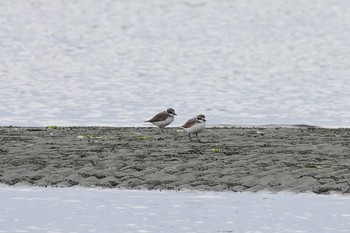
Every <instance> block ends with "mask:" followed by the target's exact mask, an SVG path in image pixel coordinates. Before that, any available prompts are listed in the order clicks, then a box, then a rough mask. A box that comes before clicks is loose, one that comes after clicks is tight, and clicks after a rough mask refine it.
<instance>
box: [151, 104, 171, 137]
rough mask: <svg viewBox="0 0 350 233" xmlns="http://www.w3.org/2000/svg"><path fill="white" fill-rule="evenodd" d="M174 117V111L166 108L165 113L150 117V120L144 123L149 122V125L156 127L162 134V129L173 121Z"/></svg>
mask: <svg viewBox="0 0 350 233" xmlns="http://www.w3.org/2000/svg"><path fill="white" fill-rule="evenodd" d="M175 115H177V114H176V113H175V110H174V109H173V108H168V109H167V110H166V111H163V112H160V113H158V114H157V115H155V116H154V117H152V119H150V120H148V121H145V122H150V123H152V124H154V125H156V126H158V127H159V129H160V130H161V131H162V132H163V130H162V129H163V128H165V126H167V125H169V124H170V123H171V122H173V121H174V116H175Z"/></svg>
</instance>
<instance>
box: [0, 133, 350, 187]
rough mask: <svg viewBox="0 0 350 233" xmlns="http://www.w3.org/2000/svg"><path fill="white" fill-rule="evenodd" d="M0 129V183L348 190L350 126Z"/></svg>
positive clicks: (64, 185) (349, 180) (349, 179)
mask: <svg viewBox="0 0 350 233" xmlns="http://www.w3.org/2000/svg"><path fill="white" fill-rule="evenodd" d="M199 136H200V138H201V139H202V141H203V142H202V143H199V142H198V141H197V140H196V139H193V140H192V141H191V142H190V141H189V138H188V136H187V134H186V133H184V132H183V131H182V130H181V129H179V128H167V129H166V130H164V133H161V132H160V131H159V130H158V129H157V128H153V127H149V128H146V127H145V128H122V127H118V128H112V127H63V128H55V127H53V128H28V127H24V128H22V127H0V182H1V183H3V184H7V185H36V186H57V187H61V186H63V187H67V186H68V187H70V186H83V187H105V188H127V189H170V190H188V189H190V190H208V191H260V190H268V191H273V192H278V191H292V192H309V191H311V192H314V193H319V194H327V193H330V192H333V191H335V192H339V193H350V129H323V128H283V127H269V128H208V129H206V130H205V131H204V132H202V133H201V134H199Z"/></svg>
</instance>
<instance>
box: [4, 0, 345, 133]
mask: <svg viewBox="0 0 350 233" xmlns="http://www.w3.org/2000/svg"><path fill="white" fill-rule="evenodd" d="M0 29H1V30H0V81H1V85H0V100H1V104H0V125H23V126H28V125H30V126H47V125H111V126H144V125H146V124H144V123H143V121H144V120H147V119H149V118H150V117H151V116H153V115H154V114H155V113H157V112H159V111H162V110H164V109H165V108H167V107H173V108H175V110H176V111H177V113H178V117H177V119H176V120H175V121H174V123H173V124H172V125H173V126H179V125H181V124H183V123H184V122H185V121H186V120H187V119H188V118H190V117H192V116H193V115H196V114H197V113H204V114H205V115H206V116H207V120H208V123H209V124H212V125H217V124H237V125H247V124H248V125H255V124H257V125H261V124H309V125H318V126H327V127H350V101H349V100H350V92H349V87H350V78H349V75H350V66H349V65H348V61H349V60H350V44H349V43H348V35H349V34H350V2H349V1H347V0H340V1H335V0H331V1H328V0H327V1H326V0H321V1H320V0H311V1H298V2H297V3H296V2H295V1H293V0H287V1H275V0H268V1H264V2H263V3H262V2H261V1H258V0H254V1H249V3H248V2H247V1H243V0H237V1H225V0H223V1H214V0H196V1H166V2H164V1H161V0H152V1H147V3H145V2H144V1H140V0H137V1H126V0H122V1H113V0H102V1H96V0H87V1H68V0H55V1H20V0H14V1H0Z"/></svg>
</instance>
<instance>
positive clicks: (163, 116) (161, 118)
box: [147, 111, 169, 122]
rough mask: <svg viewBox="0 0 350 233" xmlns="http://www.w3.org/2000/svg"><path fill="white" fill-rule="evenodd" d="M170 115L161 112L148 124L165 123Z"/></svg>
mask: <svg viewBox="0 0 350 233" xmlns="http://www.w3.org/2000/svg"><path fill="white" fill-rule="evenodd" d="M168 116H169V114H168V113H167V112H166V111H164V112H160V113H158V114H157V115H155V116H154V117H152V119H151V120H148V121H147V122H157V121H165V120H166V119H167V118H168Z"/></svg>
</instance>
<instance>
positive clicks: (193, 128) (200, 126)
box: [181, 114, 207, 142]
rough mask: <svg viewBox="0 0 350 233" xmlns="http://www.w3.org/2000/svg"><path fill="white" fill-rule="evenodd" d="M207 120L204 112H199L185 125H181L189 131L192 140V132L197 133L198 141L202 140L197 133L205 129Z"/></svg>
mask: <svg viewBox="0 0 350 233" xmlns="http://www.w3.org/2000/svg"><path fill="white" fill-rule="evenodd" d="M205 122H207V121H206V120H205V116H204V115H203V114H199V115H198V116H196V117H193V118H192V119H189V120H188V121H187V122H186V123H185V124H184V125H183V126H181V128H183V129H184V130H185V131H186V132H187V133H188V136H189V137H190V141H191V134H194V135H196V137H197V139H198V141H199V142H201V140H200V139H199V137H198V135H197V134H198V133H200V132H202V131H203V130H204V129H205V125H206V123H205Z"/></svg>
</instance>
